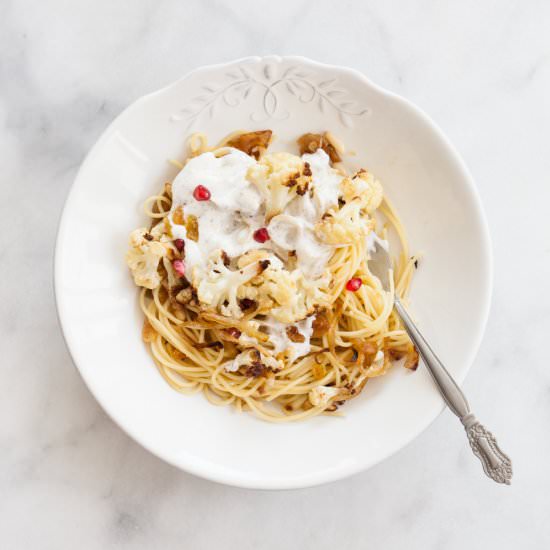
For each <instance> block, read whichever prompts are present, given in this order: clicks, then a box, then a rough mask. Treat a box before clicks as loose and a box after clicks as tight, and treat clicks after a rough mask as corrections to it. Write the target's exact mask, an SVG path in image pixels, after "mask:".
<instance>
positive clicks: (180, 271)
mask: <svg viewBox="0 0 550 550" xmlns="http://www.w3.org/2000/svg"><path fill="white" fill-rule="evenodd" d="M172 267H173V268H174V271H175V272H176V273H177V275H178V277H183V276H184V275H185V264H184V263H183V260H174V261H173V262H172Z"/></svg>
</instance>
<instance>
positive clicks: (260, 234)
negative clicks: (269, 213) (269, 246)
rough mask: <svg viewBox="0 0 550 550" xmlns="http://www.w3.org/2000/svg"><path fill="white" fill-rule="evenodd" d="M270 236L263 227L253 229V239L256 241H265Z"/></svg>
mask: <svg viewBox="0 0 550 550" xmlns="http://www.w3.org/2000/svg"><path fill="white" fill-rule="evenodd" d="M270 238H271V237H270V236H269V233H268V231H267V229H266V228H265V227H262V228H260V229H256V231H254V240H255V241H256V242H258V243H265V242H266V241H269V239H270Z"/></svg>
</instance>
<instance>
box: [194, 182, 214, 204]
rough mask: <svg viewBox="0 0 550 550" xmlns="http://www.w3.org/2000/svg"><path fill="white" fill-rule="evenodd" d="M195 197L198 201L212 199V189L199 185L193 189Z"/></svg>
mask: <svg viewBox="0 0 550 550" xmlns="http://www.w3.org/2000/svg"><path fill="white" fill-rule="evenodd" d="M193 197H195V200H197V201H207V200H210V191H208V189H207V188H206V187H205V186H204V185H197V187H195V190H194V191H193Z"/></svg>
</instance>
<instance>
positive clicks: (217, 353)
mask: <svg viewBox="0 0 550 550" xmlns="http://www.w3.org/2000/svg"><path fill="white" fill-rule="evenodd" d="M270 141H271V132H270V131H269V130H265V131H262V132H235V133H233V134H231V135H230V136H228V137H227V138H226V139H225V140H223V141H222V143H220V144H219V145H218V146H216V147H213V148H210V147H209V146H208V143H207V139H206V136H204V135H203V134H194V135H193V136H191V138H190V140H189V149H190V155H189V158H188V159H187V161H185V162H183V163H180V162H178V161H174V164H175V165H176V166H178V168H180V170H181V171H180V173H179V174H178V176H177V177H176V178H175V180H174V181H173V182H172V183H167V184H165V186H164V189H163V191H162V193H161V194H159V195H154V196H152V197H150V198H149V199H147V201H146V203H145V211H146V213H147V215H148V216H149V217H150V218H151V225H150V227H149V228H140V229H137V230H136V231H134V232H133V233H132V235H131V238H130V250H129V252H128V254H127V262H128V265H129V266H130V268H131V270H132V273H133V276H134V281H135V282H136V284H137V285H138V286H141V287H143V288H142V289H141V294H140V306H141V309H142V310H143V313H144V315H145V322H144V326H143V332H142V336H143V340H144V341H145V342H147V343H148V345H149V346H150V350H151V354H152V357H153V359H154V362H155V363H156V365H157V367H158V369H159V371H160V373H161V374H162V376H163V377H164V379H165V380H166V381H167V382H168V384H170V386H171V387H172V388H174V389H175V390H177V391H180V392H182V393H194V392H199V391H202V392H203V393H204V394H205V396H206V398H207V399H208V400H209V401H210V402H211V403H214V404H216V405H233V406H234V407H235V408H236V409H237V410H239V411H241V410H248V411H252V412H253V413H254V414H256V415H257V416H259V417H260V418H262V419H264V420H269V421H273V422H282V421H292V420H301V419H305V418H308V417H312V416H316V415H319V414H321V413H334V412H335V411H336V410H337V409H338V408H339V407H341V406H342V405H343V404H344V403H345V402H346V401H347V400H349V399H352V398H353V397H356V396H357V395H358V394H359V393H360V392H361V391H362V389H363V388H364V386H365V384H366V383H367V381H368V379H369V378H373V377H376V376H381V375H383V374H385V373H386V372H387V370H388V369H389V368H390V366H391V365H392V363H393V362H394V361H396V360H398V359H403V364H404V366H405V367H407V368H410V369H413V370H414V369H415V368H416V366H417V364H418V353H417V352H416V350H415V348H414V346H413V345H412V343H411V341H410V340H409V338H408V336H407V334H406V332H405V331H404V329H403V327H402V325H401V323H400V321H399V319H398V317H397V315H396V314H395V313H394V311H393V295H394V293H397V294H398V295H399V296H401V297H402V298H406V296H407V294H408V290H409V286H410V282H411V277H412V274H413V271H414V268H415V265H416V261H417V260H416V259H415V257H413V256H410V255H409V251H408V245H407V241H406V238H405V234H404V230H403V227H402V225H401V223H400V221H399V218H398V216H397V214H396V213H395V210H394V209H393V208H392V206H391V204H390V202H389V201H388V199H387V198H386V197H384V198H383V197H382V189H381V186H380V184H379V183H378V182H377V181H376V180H375V179H374V177H373V176H372V174H370V173H369V172H367V171H365V170H360V171H359V172H357V173H355V174H354V175H348V174H347V173H346V171H345V169H344V167H343V166H342V163H341V155H342V148H341V146H340V145H339V144H337V142H336V141H335V140H334V138H332V136H330V134H323V135H317V134H305V135H304V136H302V137H301V138H300V139H299V140H298V144H299V147H300V152H301V153H303V155H302V156H301V157H299V156H296V155H290V154H288V153H275V154H271V153H267V149H268V147H269V144H270ZM208 182H210V183H208ZM239 186H240V187H239ZM231 193H233V195H231ZM389 232H394V234H395V235H396V236H397V239H398V241H399V243H400V249H401V250H400V255H399V258H398V259H397V261H396V263H395V267H394V273H393V281H392V285H391V289H390V291H389V292H385V291H384V289H383V288H382V286H381V283H380V281H379V280H378V279H377V278H376V277H374V276H373V275H372V274H371V273H370V271H369V267H368V258H369V253H370V250H371V246H372V243H373V241H377V242H378V243H381V245H383V246H387V237H388V234H389Z"/></svg>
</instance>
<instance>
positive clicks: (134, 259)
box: [126, 227, 167, 289]
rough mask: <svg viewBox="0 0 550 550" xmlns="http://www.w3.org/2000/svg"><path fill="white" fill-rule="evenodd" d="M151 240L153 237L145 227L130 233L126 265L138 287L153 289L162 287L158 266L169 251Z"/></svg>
mask: <svg viewBox="0 0 550 550" xmlns="http://www.w3.org/2000/svg"><path fill="white" fill-rule="evenodd" d="M149 239H153V237H152V236H151V235H150V234H149V233H148V232H147V229H145V228H144V227H142V228H140V229H136V230H135V231H132V233H130V249H129V250H128V252H127V253H126V263H127V264H128V267H129V268H130V270H131V272H132V276H133V277H134V282H135V284H136V285H137V286H142V287H145V288H149V289H153V288H157V287H158V286H159V285H160V275H159V273H158V266H159V262H160V261H161V260H162V258H163V257H164V256H165V255H166V253H167V250H166V248H165V247H164V245H163V244H162V243H159V242H158V241H155V240H149Z"/></svg>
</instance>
